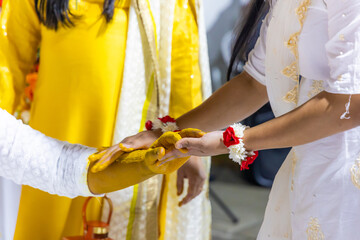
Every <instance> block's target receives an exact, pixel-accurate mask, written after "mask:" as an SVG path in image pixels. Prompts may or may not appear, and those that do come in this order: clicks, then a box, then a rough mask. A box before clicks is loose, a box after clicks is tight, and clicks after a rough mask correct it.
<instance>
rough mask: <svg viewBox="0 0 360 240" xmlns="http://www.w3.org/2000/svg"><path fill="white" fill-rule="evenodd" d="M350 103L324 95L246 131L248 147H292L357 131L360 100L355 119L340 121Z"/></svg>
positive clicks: (355, 99) (353, 111)
mask: <svg viewBox="0 0 360 240" xmlns="http://www.w3.org/2000/svg"><path fill="white" fill-rule="evenodd" d="M348 100H349V95H341V94H331V93H327V92H322V93H320V94H318V95H317V96H316V97H314V98H313V99H311V100H309V101H308V102H307V103H305V104H304V105H302V106H300V107H298V108H297V109H295V110H293V111H291V112H289V113H287V114H285V115H283V116H281V117H278V118H275V119H273V120H271V121H268V122H266V123H264V124H261V125H258V126H256V127H253V128H250V129H248V130H246V131H245V137H244V143H245V146H246V148H247V149H248V150H261V149H271V148H283V147H292V146H297V145H302V144H306V143H309V142H312V141H315V140H318V139H321V138H324V137H327V136H330V135H333V134H336V133H339V132H342V131H346V130H348V129H351V128H354V127H356V126H358V125H359V123H360V118H359V115H360V111H359V108H358V107H357V106H359V103H360V96H359V95H353V96H352V100H351V107H350V116H351V118H350V119H340V116H341V115H342V114H343V113H344V112H345V107H344V106H345V104H346V103H347V102H348Z"/></svg>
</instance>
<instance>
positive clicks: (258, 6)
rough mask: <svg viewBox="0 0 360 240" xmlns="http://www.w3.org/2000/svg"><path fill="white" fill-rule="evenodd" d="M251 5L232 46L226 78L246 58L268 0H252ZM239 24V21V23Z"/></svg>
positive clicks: (228, 78) (229, 76)
mask: <svg viewBox="0 0 360 240" xmlns="http://www.w3.org/2000/svg"><path fill="white" fill-rule="evenodd" d="M253 1H254V2H253V3H252V6H251V7H250V9H249V12H248V16H247V20H246V21H245V24H244V25H243V27H242V29H241V31H239V33H238V34H237V36H236V38H235V39H236V41H235V44H234V46H233V50H232V54H231V58H230V62H229V67H228V70H227V76H226V77H227V80H230V78H231V74H232V72H233V70H234V68H235V67H236V66H237V65H238V64H239V63H240V62H245V61H246V60H247V55H248V53H249V50H250V47H251V46H249V45H250V44H251V43H252V42H253V41H252V40H253V38H254V36H256V33H257V30H258V26H259V23H260V21H261V20H262V19H263V17H264V16H265V14H266V12H267V11H268V9H269V4H268V1H266V0H253ZM240 24H241V23H240ZM256 37H257V36H256Z"/></svg>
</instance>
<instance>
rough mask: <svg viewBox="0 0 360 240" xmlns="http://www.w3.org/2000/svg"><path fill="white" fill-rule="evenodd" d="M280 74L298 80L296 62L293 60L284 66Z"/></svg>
mask: <svg viewBox="0 0 360 240" xmlns="http://www.w3.org/2000/svg"><path fill="white" fill-rule="evenodd" d="M282 74H283V75H284V76H286V77H288V78H291V79H292V80H294V81H296V82H298V80H299V75H298V67H297V62H296V61H295V62H293V63H292V64H290V65H289V66H287V67H286V68H284V70H283V71H282Z"/></svg>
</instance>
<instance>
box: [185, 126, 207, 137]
mask: <svg viewBox="0 0 360 240" xmlns="http://www.w3.org/2000/svg"><path fill="white" fill-rule="evenodd" d="M205 134H206V133H205V132H203V131H201V130H199V129H196V128H186V129H183V130H181V131H180V132H179V135H180V136H181V137H182V138H200V137H202V136H204V135H205Z"/></svg>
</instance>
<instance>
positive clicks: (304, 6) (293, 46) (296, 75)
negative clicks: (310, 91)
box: [282, 0, 311, 105]
mask: <svg viewBox="0 0 360 240" xmlns="http://www.w3.org/2000/svg"><path fill="white" fill-rule="evenodd" d="M310 4H311V0H304V1H302V2H301V3H300V5H299V7H298V8H297V9H295V13H296V15H297V17H298V20H299V23H300V30H299V31H298V32H296V33H293V34H292V35H291V36H290V38H289V40H288V41H287V42H286V43H285V45H286V47H287V48H288V49H289V50H290V51H291V53H292V54H293V55H294V56H295V61H294V62H292V63H291V64H290V65H289V66H287V67H285V68H284V70H283V71H282V74H283V75H284V76H286V77H288V78H290V79H292V80H294V81H296V82H297V85H296V86H295V87H294V88H293V89H291V90H290V91H289V92H288V93H287V94H286V95H285V96H284V97H283V99H284V101H286V102H292V103H295V104H296V105H297V103H298V95H299V84H300V71H299V63H298V62H299V49H298V42H299V36H300V33H301V32H302V29H303V26H304V22H305V18H306V13H307V11H308V7H309V5H310Z"/></svg>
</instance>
